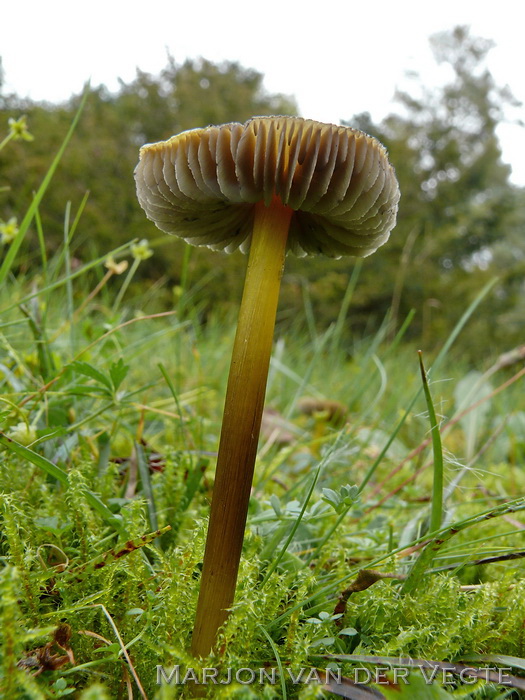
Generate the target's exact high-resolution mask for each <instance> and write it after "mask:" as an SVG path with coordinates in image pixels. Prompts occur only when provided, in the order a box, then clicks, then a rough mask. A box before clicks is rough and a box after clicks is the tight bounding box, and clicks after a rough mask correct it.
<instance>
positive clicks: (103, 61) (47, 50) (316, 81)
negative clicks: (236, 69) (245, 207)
mask: <svg viewBox="0 0 525 700" xmlns="http://www.w3.org/2000/svg"><path fill="white" fill-rule="evenodd" d="M522 7H523V0H498V1H497V3H489V2H483V0H440V2H439V3H425V2H422V0H396V1H395V2H393V1H392V0H389V1H387V0H375V2H373V3H371V2H369V3H365V2H364V1H363V0H361V1H360V2H355V1H354V0H346V1H345V0H315V2H312V1H311V0H257V2H254V1H253V0H244V1H243V2H240V0H228V2H224V0H222V1H221V0H214V1H213V2H212V1H210V0H199V2H196V1H195V0H171V1H169V0H141V2H137V1H136V0H90V1H89V2H84V3H82V2H79V1H78V0H77V1H76V2H74V1H73V2H72V0H24V2H23V3H15V2H13V1H12V0H11V2H8V0H4V3H3V7H2V10H1V13H0V19H1V22H2V32H1V35H2V36H1V39H0V57H2V64H3V69H4V79H5V83H4V88H3V89H4V91H5V92H16V93H17V94H18V95H19V96H21V97H30V98H32V99H35V100H48V101H51V102H58V101H61V100H65V99H67V98H68V97H70V96H71V95H72V94H78V93H79V92H81V90H82V87H83V85H84V83H85V82H86V80H88V79H90V80H91V84H92V85H99V84H104V85H106V86H107V87H108V88H109V89H111V90H117V89H118V85H119V83H118V78H121V79H122V80H124V82H130V81H131V80H133V78H134V76H135V72H136V68H137V67H138V68H140V69H141V70H143V71H147V72H149V73H153V74H158V73H159V72H160V70H161V69H162V68H163V67H164V66H165V65H166V63H167V56H168V54H170V55H171V56H173V58H174V59H175V61H176V62H177V63H182V62H183V61H184V60H185V59H186V58H198V57H203V58H206V59H209V60H211V61H214V62H220V61H223V60H229V61H238V62H239V63H240V64H241V65H243V66H244V67H247V68H254V69H256V70H257V71H259V72H260V73H262V74H263V75H264V85H265V87H266V89H267V90H268V91H270V92H282V93H285V94H290V95H293V96H295V98H296V100H297V103H298V105H299V109H300V113H301V115H302V116H304V117H307V118H311V119H318V120H319V121H326V122H334V123H338V122H339V121H340V120H341V119H350V118H351V116H352V115H353V114H357V113H359V112H364V111H368V112H370V113H371V115H372V118H373V119H374V120H375V121H379V120H380V119H381V118H383V117H384V116H386V115H387V114H388V113H389V112H391V111H393V110H394V109H395V105H394V103H393V102H392V97H393V95H394V92H395V90H396V88H399V87H406V86H407V78H406V72H407V71H417V72H418V73H419V74H420V75H421V77H422V79H423V80H424V82H425V83H426V84H427V85H428V86H430V87H431V86H433V85H439V84H441V83H443V82H444V81H446V79H447V76H448V74H447V73H446V70H444V67H443V66H442V67H438V66H436V64H435V62H434V61H433V59H432V54H431V52H430V48H429V42H428V38H429V36H430V35H431V34H433V33H435V32H439V31H444V30H449V29H452V28H453V27H454V26H456V25H458V24H467V25H469V26H470V27H471V32H472V33H473V34H474V35H477V36H483V37H486V38H489V39H492V40H494V42H495V43H496V47H495V48H494V49H493V50H492V51H491V52H490V54H489V57H488V60H487V65H488V68H489V69H490V71H491V72H492V74H493V75H494V78H495V79H496V82H497V83H498V84H499V85H502V86H503V85H509V87H510V88H511V90H512V91H513V93H514V95H515V97H517V98H518V99H519V100H520V101H522V102H524V103H525V81H524V80H523V66H524V65H525V47H524V40H523V26H522V25H523V20H522V12H521V10H520V8H522ZM508 117H509V120H516V119H520V118H521V119H522V120H523V121H525V108H524V107H521V108H519V109H515V110H513V111H512V112H509V114H508ZM196 126H202V125H196ZM498 134H499V137H500V141H501V144H502V148H503V158H504V160H505V161H506V162H508V163H510V164H511V166H512V169H513V170H512V177H511V179H512V180H513V181H514V182H515V183H516V184H519V185H525V128H523V127H519V126H516V125H512V124H510V123H509V124H505V125H502V126H501V127H500V129H499V132H498Z"/></svg>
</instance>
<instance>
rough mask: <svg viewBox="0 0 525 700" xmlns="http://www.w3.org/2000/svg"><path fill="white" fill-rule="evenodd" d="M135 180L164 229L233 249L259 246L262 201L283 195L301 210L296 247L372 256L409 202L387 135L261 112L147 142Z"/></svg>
mask: <svg viewBox="0 0 525 700" xmlns="http://www.w3.org/2000/svg"><path fill="white" fill-rule="evenodd" d="M135 179H136V183H137V196H138V199H139V202H140V204H141V206H142V208H143V209H144V210H145V212H146V216H147V217H148V218H149V219H151V220H152V221H153V222H154V223H155V224H156V226H157V227H158V228H159V229H161V231H165V232H166V233H172V234H175V235H177V236H180V237H181V238H183V239H184V240H185V241H186V242H187V243H191V244H192V245H200V246H208V247H209V248H213V249H215V250H226V251H227V252H231V251H232V250H235V249H237V248H240V249H241V250H242V251H243V252H246V251H247V250H249V247H250V240H251V232H252V224H253V216H254V205H255V204H256V203H257V202H260V201H264V202H265V203H266V204H267V205H269V204H270V202H271V201H272V199H273V197H274V196H276V195H277V196H278V197H279V198H280V200H281V201H282V203H283V204H285V205H287V206H289V207H291V208H292V209H293V210H294V213H293V215H292V218H291V223H290V231H289V236H288V243H287V249H288V250H291V251H292V252H293V253H295V254H296V255H316V254H323V255H327V256H330V257H341V256H343V255H354V256H358V257H365V256H367V255H370V254H371V253H373V252H374V251H375V250H376V249H377V248H379V246H380V245H382V244H383V243H385V242H386V241H387V239H388V237H389V235H390V231H391V230H392V229H393V227H394V225H395V222H396V214H397V205H398V201H399V187H398V183H397V179H396V176H395V172H394V168H393V167H392V165H391V164H390V162H389V160H388V156H387V152H386V149H385V148H384V147H383V146H382V145H381V144H380V143H379V141H377V139H375V138H373V137H371V136H368V135H367V134H365V133H363V132H362V131H358V130H356V129H351V128H349V127H345V126H335V125H333V124H323V123H321V122H317V121H313V120H311V119H301V118H299V117H254V118H253V119H250V120H248V121H247V122H246V123H245V124H238V123H231V124H223V125H221V126H209V127H206V128H203V129H192V130H190V131H184V132H182V133H181V134H178V135H177V136H172V137H171V138H170V139H169V140H168V141H162V142H159V143H153V144H146V145H145V146H143V147H142V148H141V149H140V160H139V163H138V165H137V167H136V169H135Z"/></svg>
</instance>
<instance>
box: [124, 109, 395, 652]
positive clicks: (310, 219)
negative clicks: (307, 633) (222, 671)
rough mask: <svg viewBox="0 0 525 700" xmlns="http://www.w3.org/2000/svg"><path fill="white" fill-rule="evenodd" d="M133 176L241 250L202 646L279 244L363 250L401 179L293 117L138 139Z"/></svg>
mask: <svg viewBox="0 0 525 700" xmlns="http://www.w3.org/2000/svg"><path fill="white" fill-rule="evenodd" d="M135 177H136V182H137V195H138V199H139V202H140V204H141V206H142V207H143V209H144V210H145V212H146V215H147V217H148V218H149V219H151V220H152V221H153V222H154V223H155V224H156V225H157V227H158V228H159V229H161V230H162V231H165V232H167V233H173V234H175V235H177V236H180V237H181V238H183V239H184V240H185V241H187V242H188V243H191V244H192V245H202V246H208V247H209V248H212V249H215V250H225V251H226V252H230V251H233V250H235V249H237V248H240V249H241V250H242V251H243V252H248V251H249V258H248V267H247V272H246V279H245V283H244V291H243V296H242V302H241V307H240V312H239V320H238V326H237V332H236V336H235V341H234V347H233V356H232V360H231V367H230V373H229V378H228V387H227V392H226V401H225V407H224V417H223V423H222V430H221V437H220V443H219V453H218V458H217V466H216V472H215V485H214V491H213V497H212V503H211V510H210V520H209V525H208V535H207V541H206V548H205V553H204V561H203V568H202V576H201V585H200V592H199V600H198V604H197V613H196V620H195V627H194V630H193V637H192V652H193V653H194V655H195V656H200V657H205V656H207V655H208V654H209V653H210V652H211V650H212V649H213V647H214V644H215V641H216V638H217V633H218V630H219V628H220V627H221V626H222V625H223V623H224V622H225V621H226V619H227V616H228V610H229V608H231V606H232V603H233V599H234V594H235V586H236V581H237V573H238V568H239V561H240V557H241V550H242V544H243V538H244V530H245V526H246V516H247V511H248V503H249V498H250V490H251V486H252V478H253V471H254V465H255V458H256V450H257V442H258V437H259V430H260V424H261V415H262V410H263V403H264V394H265V390H266V381H267V375H268V366H269V362H270V354H271V348H272V341H273V331H274V325H275V315H276V310H277V301H278V295H279V286H280V280H281V276H282V272H283V267H284V259H285V254H286V252H287V251H292V252H293V253H295V254H297V255H300V256H303V255H317V254H323V255H327V256H330V257H341V256H343V255H352V256H358V257H365V256H367V255H370V254H371V253H373V252H374V251H375V250H376V249H377V248H378V247H379V246H380V245H382V244H383V243H385V242H386V240H387V239H388V237H389V235H390V231H391V230H392V228H393V227H394V225H395V220H396V214H397V205H398V201H399V188H398V184H397V180H396V177H395V173H394V169H393V168H392V166H391V165H390V163H389V161H388V157H387V153H386V150H385V149H384V147H383V146H382V145H381V144H380V143H379V142H378V141H377V140H376V139H374V138H372V137H371V136H368V135H367V134H364V133H362V132H360V131H357V130H355V129H351V128H348V127H343V126H335V125H333V124H322V123H320V122H317V121H312V120H309V119H301V118H295V117H255V118H253V119H250V120H249V121H247V122H246V123H245V124H238V123H231V124H224V125H221V126H209V127H207V128H200V129H193V130H190V131H185V132H183V133H181V134H178V135H177V136H173V137H172V138H170V139H169V140H168V141H165V142H160V143H154V144H147V145H145V146H143V147H142V148H141V150H140V161H139V164H138V166H137V168H136V171H135Z"/></svg>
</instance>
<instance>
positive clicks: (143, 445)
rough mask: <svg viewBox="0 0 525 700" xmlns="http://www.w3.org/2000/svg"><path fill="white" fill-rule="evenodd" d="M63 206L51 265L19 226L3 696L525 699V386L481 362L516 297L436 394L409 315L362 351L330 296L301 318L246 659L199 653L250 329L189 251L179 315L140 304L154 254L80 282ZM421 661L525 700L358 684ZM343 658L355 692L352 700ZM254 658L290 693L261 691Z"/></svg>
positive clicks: (239, 648) (252, 539)
mask: <svg viewBox="0 0 525 700" xmlns="http://www.w3.org/2000/svg"><path fill="white" fill-rule="evenodd" d="M53 167H56V164H55V162H54V166H53ZM46 182H47V180H46ZM41 194H42V196H40V198H39V199H38V202H37V203H36V204H34V205H32V209H31V219H32V220H34V221H35V222H36V224H37V233H38V240H39V244H38V248H37V251H31V250H28V249H27V247H25V246H24V244H23V240H22V239H23V235H20V234H19V237H17V238H16V239H15V240H16V250H15V252H14V253H13V254H12V255H7V256H6V257H5V258H4V260H5V261H7V262H4V266H3V267H2V269H3V270H4V283H3V285H2V288H1V289H0V418H1V421H2V425H1V430H2V433H1V436H0V444H1V449H2V454H1V465H0V503H1V513H2V516H1V517H2V520H1V539H0V588H1V597H0V615H1V617H2V647H1V651H0V688H1V693H2V697H6V698H58V697H66V696H68V695H70V696H71V697H75V698H77V697H78V698H83V699H84V700H86V699H87V698H101V699H103V698H121V697H143V698H145V697H147V698H150V699H152V698H158V699H159V700H164V699H166V698H177V697H185V696H190V694H191V687H190V686H191V684H190V685H187V686H182V685H179V686H176V685H173V684H172V685H167V684H166V683H164V684H163V685H158V684H157V680H158V670H157V667H159V666H162V667H163V669H164V672H165V674H166V675H167V676H168V677H169V673H170V671H171V670H172V669H173V668H174V667H177V666H178V667H179V672H180V677H181V678H183V677H184V674H185V673H190V676H189V677H190V678H191V673H192V672H190V671H188V669H194V671H193V673H194V674H196V675H199V674H200V673H201V671H202V669H203V668H205V669H217V673H218V676H217V677H218V678H219V679H224V678H226V677H227V673H228V669H234V671H233V675H234V678H233V682H232V683H229V684H228V683H219V684H216V685H213V684H210V685H208V686H205V687H204V691H205V692H206V691H208V692H209V694H210V697H218V698H226V697H238V698H252V697H253V698H260V697H265V698H314V697H335V696H338V695H339V696H340V695H342V696H343V697H349V698H360V697H364V698H366V697H381V695H378V694H377V693H381V694H382V696H383V697H406V698H410V697H413V698H420V697H421V698H423V697H455V696H456V695H460V696H461V697H468V698H473V700H475V699H478V698H479V699H481V698H504V697H520V695H519V693H521V692H522V689H523V688H524V687H525V683H524V680H523V678H520V675H521V676H523V675H525V659H524V657H525V626H524V619H525V595H524V593H525V590H524V583H523V556H524V549H525V548H524V531H525V514H524V511H525V500H524V499H523V497H522V494H523V493H524V487H525V474H524V472H523V458H524V455H525V441H524V439H523V423H524V416H525V405H524V404H525V402H524V399H523V392H522V388H521V381H520V380H521V379H522V375H523V373H524V372H523V370H522V369H520V366H519V365H517V366H513V367H507V368H504V367H503V368H501V367H499V366H498V365H497V364H496V360H497V358H493V363H492V365H491V364H490V363H489V365H488V366H487V365H483V366H480V367H476V368H472V367H467V366H464V365H463V364H462V363H461V353H460V351H459V349H458V342H460V341H462V342H471V341H469V339H468V332H469V325H468V322H469V319H470V317H471V316H472V315H473V314H476V313H479V312H480V309H479V307H480V306H481V307H482V304H483V299H484V297H485V296H486V294H488V293H489V292H490V288H489V287H487V288H486V289H484V290H481V291H480V295H479V297H478V299H477V300H476V302H475V303H474V304H473V305H472V307H471V308H469V309H465V313H464V316H463V317H462V319H461V321H460V323H459V324H458V327H457V328H456V329H455V330H454V331H453V332H452V334H451V336H450V338H449V339H448V340H447V339H443V340H442V342H441V343H440V344H439V347H438V343H436V354H435V357H425V366H426V372H424V373H423V376H424V381H422V378H421V374H420V366H419V358H418V354H417V348H413V347H411V346H410V345H409V344H408V343H407V342H406V341H405V340H404V338H403V337H402V333H401V334H398V336H394V337H392V333H391V332H390V329H389V327H388V324H387V323H386V324H385V326H384V328H382V329H380V330H379V331H378V332H377V334H376V335H375V336H373V337H370V338H363V339H352V338H348V337H347V336H346V335H345V333H344V328H345V324H344V316H343V315H341V316H340V318H339V319H338V321H337V323H336V324H335V325H334V326H333V327H331V328H328V329H326V330H324V331H322V332H320V331H318V330H317V328H318V326H317V325H316V324H315V323H314V320H313V319H312V318H311V314H310V313H309V306H308V297H307V296H305V322H304V326H302V327H301V325H300V324H298V323H294V325H293V329H292V330H291V329H290V328H287V327H285V326H284V325H283V326H281V327H279V328H278V331H277V334H276V340H275V347H274V353H273V358H272V363H271V370H270V377H269V383H268V391H267V401H266V406H267V407H268V408H271V409H272V411H273V413H272V414H271V415H270V413H269V414H268V416H269V419H270V418H271V419H272V420H273V422H272V420H269V422H268V424H267V426H266V429H265V431H264V434H263V438H262V440H261V443H260V449H259V459H258V464H257V468H256V476H255V483H254V489H253V495H252V499H251V504H250V513H249V519H248V527H247V531H246V537H245V543H244V556H243V560H242V564H241V571H240V577H239V584H238V592H237V597H236V603H235V606H234V609H233V612H232V615H231V616H230V618H229V620H228V622H227V624H226V626H225V628H224V630H223V633H222V636H221V646H220V650H219V651H218V652H217V653H216V654H215V656H212V657H211V658H209V659H205V660H203V661H197V660H195V659H192V658H191V657H190V655H189V652H188V649H189V646H190V637H191V630H192V627H193V619H194V614H195V606H196V601H197V595H198V587H199V573H200V566H201V563H202V554H203V547H204V537H205V532H206V522H207V515H208V509H209V501H210V498H211V493H212V490H213V473H214V460H215V454H216V449H217V442H218V435H219V430H220V422H221V412H222V403H223V398H224V391H225V380H226V375H227V369H228V362H229V355H230V348H231V344H232V340H233V329H234V319H231V322H230V321H227V320H225V319H224V317H223V316H219V315H216V316H213V315H212V316H211V317H209V318H208V319H207V322H206V324H202V323H201V322H200V321H199V316H198V312H197V310H195V309H194V308H193V307H192V303H191V299H192V297H193V295H194V289H193V288H191V287H190V286H188V284H187V279H188V276H187V274H186V273H187V265H189V264H190V258H189V256H188V257H187V258H186V260H185V266H186V267H185V271H184V275H183V282H182V284H181V288H180V289H179V290H178V291H177V294H178V297H177V299H176V302H175V303H174V306H176V308H175V310H174V311H169V312H161V311H159V309H158V308H157V307H156V306H155V298H154V295H152V294H150V295H148V294H144V295H140V294H139V295H137V296H136V297H133V296H132V292H133V289H139V287H138V286H137V285H135V283H134V280H133V275H134V274H135V273H136V271H137V268H138V267H139V265H140V260H141V259H144V257H145V256H146V255H147V250H145V249H144V247H142V249H141V250H140V251H139V252H138V253H135V254H134V253H132V245H135V247H134V248H133V250H135V251H137V247H136V244H133V242H130V244H129V245H128V246H123V247H121V248H120V249H119V250H117V251H111V252H110V251H108V253H106V254H105V255H102V256H100V257H99V258H97V259H94V260H93V261H92V262H90V263H88V264H87V265H85V266H84V267H83V268H80V269H75V270H74V269H73V268H72V267H71V256H70V250H69V247H70V242H71V231H72V230H73V231H74V229H75V228H77V227H78V226H81V217H79V216H77V215H76V214H75V213H74V212H72V211H71V210H70V207H69V206H68V207H66V208H65V213H66V215H65V221H66V223H65V226H64V243H63V246H62V248H61V249H60V250H59V251H58V252H56V253H55V254H54V255H52V256H50V255H49V253H48V251H46V248H45V231H43V230H42V228H41V224H40V223H39V222H40V217H39V215H38V205H40V204H42V205H44V206H45V199H43V194H44V193H43V192H42V193H41ZM35 201H36V200H35ZM79 209H80V210H81V209H82V205H81V206H80V207H79ZM70 221H71V222H72V223H71V224H70V223H69V222H70ZM24 222H25V223H24V226H25V228H26V230H27V229H28V227H29V223H30V221H29V219H28V217H26V218H25V219H24ZM24 233H25V231H24ZM29 255H30V256H32V264H31V268H30V269H31V274H26V275H22V274H20V275H19V276H18V277H15V276H14V275H13V271H14V270H16V269H17V268H18V267H19V266H20V264H21V263H24V259H25V258H24V256H29ZM35 256H36V258H37V262H36V264H35ZM130 256H131V258H130ZM140 256H142V257H140ZM125 259H127V260H128V262H130V265H129V266H128V270H127V271H125V270H124V266H121V267H119V266H118V263H119V262H122V261H123V260H125ZM115 261H116V262H115ZM105 263H106V267H105V266H104V264H105ZM23 268H24V266H23V265H21V269H23ZM26 269H27V268H26ZM124 272H126V274H124ZM358 274H359V269H358V270H357V272H355V273H354V274H353V275H352V276H350V277H349V286H348V292H347V295H346V297H345V302H344V305H345V306H346V307H348V308H349V313H350V314H351V297H352V292H353V290H354V288H355V285H356V284H358V283H359V281H358ZM361 274H365V271H362V272H361ZM409 321H410V319H408V320H407V323H409ZM427 380H428V381H427ZM304 397H308V398H310V399H315V402H316V403H315V407H316V408H315V410H313V411H310V412H307V413H304V412H301V410H300V409H301V406H303V407H304V406H305V404H304V402H303V401H302V399H304ZM330 402H332V403H330ZM333 402H338V403H339V404H340V405H342V406H344V409H345V414H344V416H341V414H339V417H338V418H337V416H335V415H334V414H333V411H332V408H333ZM331 406H332V408H331ZM409 659H415V660H427V661H435V662H440V663H442V664H446V667H447V668H451V667H454V668H456V670H457V668H459V665H461V664H463V665H467V666H469V667H471V666H475V667H477V668H484V667H487V666H489V667H491V669H496V668H498V667H499V668H503V669H506V673H507V674H508V677H512V680H511V685H510V686H509V685H508V684H507V685H505V683H503V684H502V683H501V682H500V683H499V684H498V683H497V682H493V681H497V680H498V679H497V678H495V677H494V676H493V675H491V676H490V678H489V681H487V680H486V678H485V679H483V678H482V679H475V683H472V682H471V681H472V679H469V680H468V681H466V680H465V679H463V680H464V681H465V682H463V683H460V682H459V681H458V678H459V676H458V675H455V676H452V677H453V678H455V679H456V685H451V684H450V683H449V684H448V685H447V684H446V683H445V684H443V676H442V675H438V676H437V677H436V679H435V682H434V683H432V684H430V685H428V686H427V685H421V684H422V683H423V681H424V677H423V675H422V672H421V671H420V670H417V669H416V671H413V673H414V674H415V675H413V676H412V677H411V683H410V684H409V685H407V686H405V685H404V684H403V683H400V684H399V686H393V685H388V684H386V683H385V682H384V679H383V682H380V683H379V684H377V685H376V694H375V695H372V694H371V693H372V690H371V686H370V685H369V684H367V685H365V686H364V688H355V687H354V686H353V685H352V683H351V680H352V679H354V678H355V677H356V676H355V674H356V670H357V671H358V675H359V673H360V674H361V676H359V677H360V678H362V677H363V673H364V671H363V669H367V671H368V672H369V673H372V674H373V673H375V669H376V668H378V667H381V668H385V667H393V668H397V667H398V666H404V667H406V668H408V667H409V665H410V661H409ZM402 662H403V663H402ZM413 663H415V662H413ZM330 665H331V666H330ZM416 665H417V664H416ZM329 666H330V667H331V668H333V669H341V673H342V676H343V677H344V678H346V679H347V680H344V679H343V680H342V681H341V683H340V684H339V685H338V686H337V687H336V686H335V685H334V681H333V677H332V676H330V674H328V677H327V673H326V669H327V668H328V667H329ZM436 668H437V667H436ZM239 669H244V671H243V673H244V676H243V675H242V673H241V675H240V676H239V678H240V681H236V680H235V671H236V670H239ZM250 669H255V670H256V671H257V674H258V675H257V679H258V678H259V669H263V670H264V672H265V673H266V676H265V678H266V679H267V682H266V683H264V684H259V683H253V684H250V683H243V682H242V681H243V680H246V679H247V678H248V679H249V677H250V675H249V674H250ZM457 672H458V673H459V671H457ZM334 673H335V671H334ZM491 673H495V671H494V670H493V671H492V672H491ZM272 674H274V676H275V677H274V679H273V680H274V681H275V682H272V683H271V682H269V681H268V678H271V677H272ZM316 674H317V675H316ZM372 677H373V676H372ZM294 678H295V679H296V680H297V679H299V680H302V681H305V680H306V679H307V678H310V680H313V681H319V682H313V683H306V682H297V683H294V682H293V680H294ZM390 678H392V676H390ZM422 679H423V680H422ZM161 680H162V678H161ZM358 680H359V678H358ZM379 680H380V681H381V679H379ZM449 680H450V679H449ZM520 683H521V685H520ZM512 688H514V690H512ZM511 692H514V693H515V694H514V695H512V696H511V695H510V694H509V693H511ZM360 693H361V694H360ZM363 693H364V694H363ZM425 693H427V694H426V695H425Z"/></svg>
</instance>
